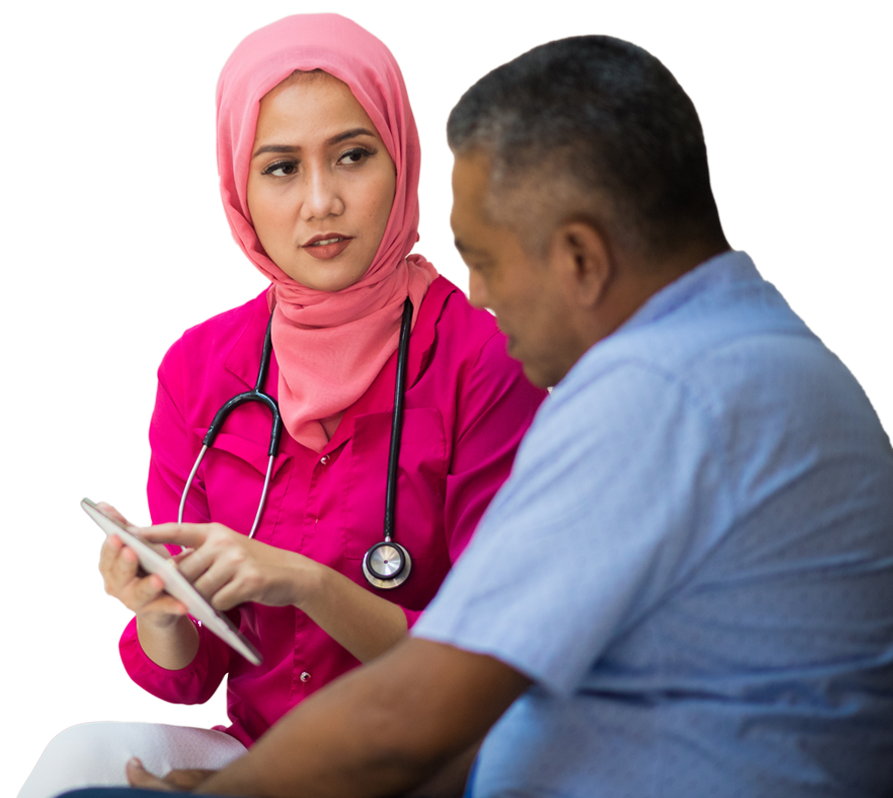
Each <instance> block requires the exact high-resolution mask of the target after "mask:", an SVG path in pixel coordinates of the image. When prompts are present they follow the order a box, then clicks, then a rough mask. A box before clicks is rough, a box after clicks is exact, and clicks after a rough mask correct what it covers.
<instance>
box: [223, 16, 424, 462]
mask: <svg viewBox="0 0 893 798" xmlns="http://www.w3.org/2000/svg"><path fill="white" fill-rule="evenodd" d="M313 69H322V70H324V71H325V72H328V73H329V74H330V75H333V76H334V77H336V78H338V79H340V80H342V81H344V83H346V84H347V85H348V86H349V87H350V90H351V92H352V93H353V95H354V97H356V99H357V101H358V102H359V103H360V105H361V106H363V109H364V110H365V111H366V113H367V114H369V118H370V119H371V120H372V123H373V124H374V125H375V128H376V130H377V131H378V134H379V135H380V136H381V138H382V140H383V141H384V144H385V147H387V150H388V153H389V154H390V156H391V159H392V160H393V161H394V165H395V167H396V169H397V185H396V192H395V194H394V204H393V206H392V207H391V215H390V218H389V219H388V224H387V228H386V229H385V232H384V236H383V237H382V240H381V243H380V244H379V247H378V252H377V253H376V255H375V258H374V259H373V261H372V264H371V265H370V266H369V269H368V270H367V271H366V274H365V275H363V277H362V278H361V279H360V280H359V281H358V282H357V283H355V284H354V285H352V286H349V287H348V288H345V289H343V290H341V291H333V292H326V291H317V290H314V289H311V288H307V287H305V286H303V285H301V284H300V283H298V282H296V281H295V280H292V279H291V278H290V277H288V276H287V275H286V274H285V273H284V272H283V271H282V270H281V269H279V267H278V266H277V265H276V264H275V263H273V261H272V260H270V258H269V257H268V256H267V254H266V252H264V249H263V247H262V246H261V243H260V241H259V240H258V238H257V234H256V233H255V231H254V226H253V225H252V223H251V216H250V214H249V212H248V202H247V186H248V168H249V162H250V159H251V150H252V146H253V144H254V134H255V127H256V125H257V115H258V109H259V106H260V101H261V99H262V98H263V97H264V95H265V94H266V93H267V92H269V91H270V90H271V89H272V88H274V87H275V86H277V85H278V84H279V83H281V82H282V81H283V80H285V78H287V77H288V76H289V75H291V74H292V72H294V71H295V70H302V71H310V70H313ZM420 158H421V150H420V147H419V137H418V133H417V131H416V126H415V120H414V119H413V116H412V110H411V109H410V107H409V98H408V97H407V95H406V87H405V86H404V85H403V76H402V75H401V74H400V68H399V67H398V66H397V62H396V61H395V60H394V57H393V56H392V55H391V53H390V51H389V50H388V48H387V47H385V46H384V45H383V44H382V43H381V42H380V41H379V40H378V39H376V38H375V37H374V36H373V35H372V34H370V33H368V32H367V31H365V30H364V29H363V28H361V27H360V26H359V25H357V24H356V23H354V22H351V21H350V20H349V19H345V18H344V17H341V16H338V15H337V14H308V15H296V16H292V17H286V18H285V19H282V20H279V22H274V23H273V24H272V25H267V26H266V27H265V28H261V29H260V30H258V31H255V32H254V33H252V34H251V35H250V36H248V37H247V38H246V39H244V40H243V41H242V43H241V44H239V46H238V47H237V48H236V49H235V52H233V54H232V55H231V56H230V58H229V60H228V61H227V62H226V65H225V66H224V67H223V71H222V72H221V73H220V80H219V82H218V84H217V166H218V170H219V172H220V192H221V194H222V196H223V205H224V208H225V210H226V215H227V219H228V220H229V224H230V227H231V229H232V231H233V237H234V238H235V239H236V241H237V242H238V244H239V246H240V247H242V250H243V251H244V252H245V254H246V255H247V256H248V257H249V258H250V259H251V262H252V263H253V264H254V265H255V266H256V267H257V268H258V269H260V270H261V271H262V272H263V273H264V274H265V275H266V276H267V277H269V278H270V280H272V282H273V285H272V288H271V294H272V296H271V298H270V299H271V304H274V310H273V349H274V351H275V353H276V359H277V361H278V364H279V408H280V411H281V412H282V420H283V423H284V424H285V426H286V428H287V429H288V431H289V432H290V433H291V435H292V437H293V438H295V439H296V440H298V441H299V442H300V443H302V444H304V445H305V446H308V447H310V448H312V449H314V450H316V451H320V450H321V449H322V448H323V447H324V446H325V445H326V443H327V441H328V440H329V437H330V436H331V432H333V431H334V429H335V427H336V426H337V424H338V422H339V421H340V419H341V416H342V415H343V412H344V410H345V409H347V408H348V407H350V406H351V405H352V404H353V403H354V402H355V401H356V400H357V399H359V398H360V396H362V395H363V393H365V391H366V389H367V388H368V387H369V386H370V385H371V384H372V381H373V380H374V379H375V377H376V376H377V375H378V373H379V372H380V371H381V368H382V366H384V364H385V363H386V362H387V360H388V359H389V358H390V357H391V355H392V354H393V353H394V351H395V350H396V348H397V339H398V337H399V328H400V317H401V314H402V310H403V302H404V300H405V299H406V297H407V296H409V298H410V299H411V300H412V304H413V308H414V312H413V323H415V319H416V316H417V314H418V310H419V305H420V304H421V302H422V299H423V298H424V296H425V293H426V291H427V290H428V286H429V285H430V284H431V282H432V281H433V280H434V278H435V277H436V276H437V272H436V271H435V270H434V267H433V266H432V265H431V264H430V263H428V262H427V261H426V260H425V259H424V258H423V257H421V256H420V255H410V254H409V252H410V250H411V249H412V247H413V245H414V244H415V242H416V241H418V238H419V235H418V222H419V200H418V184H419V163H420Z"/></svg>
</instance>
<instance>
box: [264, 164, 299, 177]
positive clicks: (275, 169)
mask: <svg viewBox="0 0 893 798" xmlns="http://www.w3.org/2000/svg"><path fill="white" fill-rule="evenodd" d="M297 168H298V165H297V164H296V163H295V162H294V161H277V162H276V163H271V164H270V165H269V166H268V167H266V168H265V169H264V170H263V172H261V174H263V175H272V176H273V177H287V176H288V175H293V174H294V173H295V172H296V171H297Z"/></svg>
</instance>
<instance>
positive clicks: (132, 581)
mask: <svg viewBox="0 0 893 798" xmlns="http://www.w3.org/2000/svg"><path fill="white" fill-rule="evenodd" d="M98 506H99V508H100V509H101V510H102V511H103V512H105V513H106V514H107V515H109V516H111V517H112V518H114V519H115V520H116V521H119V522H120V523H121V524H123V525H124V526H125V527H127V528H128V529H131V530H133V531H136V528H135V527H134V526H133V525H132V524H129V523H128V522H127V519H126V518H124V516H122V515H121V514H120V513H119V512H118V511H117V510H116V509H115V508H114V507H112V506H111V505H108V504H104V503H100V504H99V505H98ZM165 554H167V552H166V551H165ZM99 572H100V573H101V574H102V578H103V581H104V582H105V592H106V593H108V594H109V595H110V596H114V597H115V598H116V599H118V601H120V602H121V603H122V604H123V605H124V606H125V607H127V608H128V609H129V610H131V611H133V612H135V613H136V614H137V615H138V616H141V618H144V619H145V620H146V621H147V622H149V623H152V624H153V625H156V626H170V625H171V624H173V623H175V622H176V621H177V618H179V617H180V616H182V615H185V614H186V607H185V606H184V605H183V603H182V602H181V601H177V599H175V598H173V597H172V596H169V595H168V594H167V593H165V592H164V580H163V579H162V578H161V577H160V576H158V575H157V574H150V575H146V574H144V573H141V572H140V564H139V558H138V557H137V554H136V552H135V551H134V550H133V549H131V548H130V547H129V546H126V545H125V544H124V542H123V541H122V540H121V538H120V537H118V536H117V535H112V536H111V537H108V538H106V539H105V542H104V543H103V544H102V549H101V550H100V552H99Z"/></svg>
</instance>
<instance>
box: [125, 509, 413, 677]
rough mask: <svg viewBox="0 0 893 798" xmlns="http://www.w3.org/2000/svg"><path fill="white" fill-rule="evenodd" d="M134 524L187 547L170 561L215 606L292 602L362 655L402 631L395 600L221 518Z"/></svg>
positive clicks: (151, 536) (156, 538)
mask: <svg viewBox="0 0 893 798" xmlns="http://www.w3.org/2000/svg"><path fill="white" fill-rule="evenodd" d="M138 531H139V533H140V535H142V536H143V537H144V538H145V539H146V540H150V541H152V542H153V543H178V544H180V545H181V546H188V547H190V548H191V549H192V551H189V552H186V553H185V554H179V555H177V557H176V560H177V567H178V568H179V569H180V572H181V573H182V574H183V575H184V576H185V577H186V578H187V579H189V581H190V582H192V584H193V585H194V586H195V588H196V590H198V591H199V593H201V594H202V595H203V596H204V597H205V598H206V599H207V600H208V601H209V602H210V603H211V606H213V607H214V608H215V609H218V610H228V609H232V608H233V607H236V606H238V605H239V604H242V603H244V602H246V601H255V602H257V603H259V604H266V605H268V606H271V607H284V606H286V605H292V606H295V607H297V608H298V609H300V610H302V611H303V612H305V613H307V615H309V616H310V617H311V618H312V619H313V620H314V621H315V622H316V623H317V624H318V625H319V626H320V627H321V628H322V629H324V630H325V631H326V632H328V634H329V635H331V636H332V638H333V639H334V640H336V641H337V642H338V643H340V644H341V645H342V646H344V648H346V649H347V650H348V651H349V652H350V653H351V654H353V655H354V656H355V657H356V658H357V659H359V660H360V661H361V662H366V661H367V660H370V659H372V658H373V657H377V656H378V655H379V654H381V653H382V652H383V651H386V650H387V649H388V648H390V647H391V646H392V645H394V643H396V642H398V641H399V640H401V639H402V638H403V637H405V635H406V615H405V614H404V612H403V610H401V609H400V607H398V606H397V605H396V604H392V603H391V602H390V601H387V600H386V599H384V598H382V597H380V596H377V595H375V594H373V593H372V592H371V591H369V590H366V589H365V588H363V587H360V586H359V585H358V584H356V583H355V582H353V581H352V580H350V579H348V578H347V577H346V576H344V575H343V574H340V573H338V572H337V571H335V570H333V569H332V568H329V567H327V566H325V565H321V564H320V563H317V562H315V561H313V560H311V559H309V558H308V557H305V556H303V555H302V554H298V553H297V552H293V551H286V550H284V549H277V548H275V547H274V546H268V545H267V544H266V543H261V542H260V541H257V540H251V539H249V538H248V537H246V536H245V535H240V534H239V533H238V532H234V531H233V530H232V529H228V528H227V527H225V526H223V525H222V524H161V525H159V526H154V527H148V528H146V529H140V530H138ZM357 567H359V565H358V566H357ZM140 639H142V638H140ZM156 661H157V660H156Z"/></svg>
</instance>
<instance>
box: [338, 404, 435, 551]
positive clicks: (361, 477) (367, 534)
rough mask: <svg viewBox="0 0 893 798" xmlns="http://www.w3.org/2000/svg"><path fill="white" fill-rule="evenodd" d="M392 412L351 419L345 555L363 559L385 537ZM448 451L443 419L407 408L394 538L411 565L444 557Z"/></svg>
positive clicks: (432, 411) (426, 410)
mask: <svg viewBox="0 0 893 798" xmlns="http://www.w3.org/2000/svg"><path fill="white" fill-rule="evenodd" d="M391 418H392V414H391V413H369V414H366V415H361V416H357V417H356V418H355V419H354V432H353V437H352V440H351V444H350V445H351V449H352V452H351V461H350V476H349V479H348V484H347V491H346V494H345V496H344V503H345V509H346V510H347V512H346V518H347V525H346V527H345V529H344V535H345V539H344V553H345V555H346V556H347V557H349V558H351V559H357V560H359V559H362V557H363V556H364V555H365V554H366V551H367V550H368V549H369V547H370V546H372V545H373V544H375V543H378V542H380V541H381V540H383V537H384V510H385V491H386V485H387V474H388V448H389V446H390V441H391ZM448 467H449V452H448V449H447V442H446V435H445V432H444V426H443V418H442V416H441V415H440V411H438V410H437V409H435V408H430V407H423V408H413V409H408V410H406V411H405V413H404V417H403V435H402V444H401V447H400V458H399V468H398V470H397V495H396V513H395V523H394V540H395V541H397V542H398V543H401V544H402V545H403V546H405V547H406V548H407V549H408V550H409V553H410V556H412V558H413V561H416V560H425V559H431V558H436V557H446V556H448V550H447V543H446V538H445V534H444V526H443V511H444V495H445V482H446V475H447V470H448Z"/></svg>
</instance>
